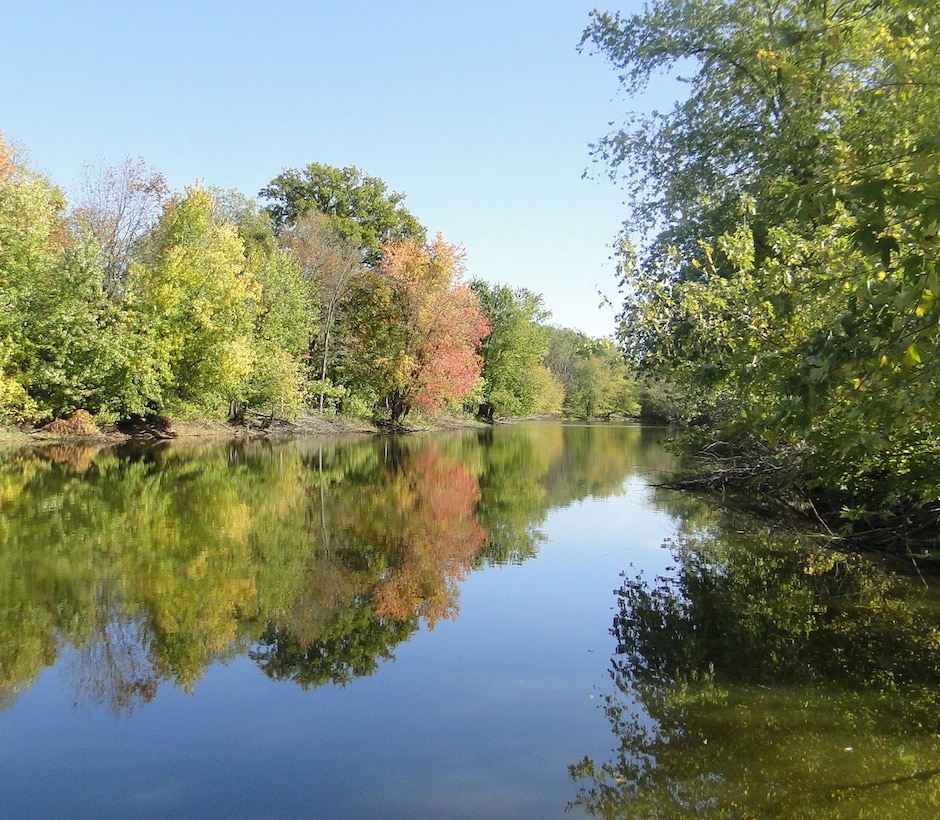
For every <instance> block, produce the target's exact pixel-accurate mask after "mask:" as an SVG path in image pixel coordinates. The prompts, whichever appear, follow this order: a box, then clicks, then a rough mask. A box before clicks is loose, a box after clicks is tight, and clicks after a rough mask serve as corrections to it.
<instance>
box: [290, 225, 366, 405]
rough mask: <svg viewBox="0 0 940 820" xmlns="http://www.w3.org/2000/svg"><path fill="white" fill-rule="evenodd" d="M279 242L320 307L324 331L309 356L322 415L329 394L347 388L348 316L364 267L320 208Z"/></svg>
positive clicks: (315, 339) (312, 341)
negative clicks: (344, 374) (344, 370)
mask: <svg viewBox="0 0 940 820" xmlns="http://www.w3.org/2000/svg"><path fill="white" fill-rule="evenodd" d="M278 241H279V243H280V246H281V247H282V248H284V249H285V251H287V252H288V253H290V254H291V255H292V256H293V258H294V259H295V260H296V263H297V265H298V267H299V269H300V271H301V274H302V276H303V278H304V281H305V282H306V283H307V287H308V290H309V291H310V293H311V296H312V301H313V302H314V303H315V304H316V306H317V308H316V309H317V313H318V314H319V316H318V319H319V321H318V330H319V332H318V333H316V334H314V335H312V336H311V338H310V347H309V354H310V359H311V367H312V368H313V376H314V380H315V382H316V391H317V396H318V405H319V409H320V412H321V413H322V412H323V411H324V410H325V409H326V402H327V397H328V395H330V394H331V393H332V394H334V395H335V394H337V393H339V394H341V391H342V388H341V386H339V384H338V383H339V382H340V381H341V375H340V374H341V372H342V367H343V358H344V356H345V354H346V353H347V352H348V347H349V344H348V340H346V339H345V338H344V330H345V323H344V321H343V318H344V316H343V315H344V313H345V310H346V306H347V303H348V301H349V298H350V294H351V293H352V291H353V289H354V288H355V286H356V281H357V277H358V276H359V275H360V273H361V271H362V265H361V263H360V253H359V250H358V248H357V247H356V246H355V245H354V244H353V243H352V242H351V241H350V240H348V239H346V238H345V237H344V236H343V235H342V234H341V233H340V232H339V231H338V230H337V229H336V228H335V227H334V224H333V222H332V221H331V220H330V218H329V217H327V216H325V215H324V214H322V213H320V212H319V211H311V212H309V213H307V214H305V215H304V216H302V217H301V218H300V219H299V220H298V221H297V222H296V223H293V224H291V225H287V226H286V227H284V228H282V230H281V233H280V236H279V237H278Z"/></svg>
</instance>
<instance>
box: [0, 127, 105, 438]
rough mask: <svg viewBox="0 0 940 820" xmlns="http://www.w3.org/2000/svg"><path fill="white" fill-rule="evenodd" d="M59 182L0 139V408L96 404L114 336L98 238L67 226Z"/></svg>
mask: <svg viewBox="0 0 940 820" xmlns="http://www.w3.org/2000/svg"><path fill="white" fill-rule="evenodd" d="M64 206H65V200H64V197H63V194H62V192H61V191H60V190H59V189H58V188H56V187H55V186H53V185H52V184H51V183H50V182H49V181H48V180H47V179H46V178H45V177H43V176H41V175H40V174H37V173H35V172H34V171H32V170H31V169H29V168H28V167H26V166H25V165H23V164H21V163H18V162H16V161H15V159H14V156H13V150H12V148H11V147H10V146H8V145H6V144H5V143H4V142H3V141H2V139H0V417H3V418H6V419H7V420H8V421H35V420H38V419H41V418H43V417H48V416H50V415H64V414H66V413H68V412H70V411H72V410H75V409H77V408H79V407H83V408H85V409H88V410H91V411H97V410H100V409H102V407H103V406H104V404H105V395H104V391H105V388H106V385H107V384H108V382H109V379H110V377H111V375H112V371H113V370H114V367H115V361H114V357H115V354H116V348H117V346H118V345H119V341H120V340H119V338H118V335H117V334H116V333H114V330H115V327H114V324H115V322H114V318H115V317H114V311H113V310H111V308H110V306H109V305H108V303H107V300H106V299H105V296H104V293H103V291H102V287H101V278H102V277H101V269H100V268H99V267H98V265H97V250H98V248H97V245H96V243H95V241H94V240H93V239H91V238H87V237H80V236H76V235H74V234H73V233H72V232H71V231H69V229H68V225H67V224H66V221H65V219H64Z"/></svg>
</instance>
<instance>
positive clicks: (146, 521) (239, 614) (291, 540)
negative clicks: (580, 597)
mask: <svg viewBox="0 0 940 820" xmlns="http://www.w3.org/2000/svg"><path fill="white" fill-rule="evenodd" d="M658 438H659V436H658V434H656V433H655V432H653V431H650V430H643V429H641V428H639V427H613V426H611V427H608V428H605V429H604V430H602V431H597V430H592V429H590V428H584V427H580V428H577V427H564V426H562V425H544V426H539V425H533V426H520V427H518V428H514V429H505V428H503V429H496V430H492V429H486V430H472V431H464V432H460V433H455V434H453V435H446V434H438V435H435V436H433V437H420V436H413V437H404V438H376V439H371V438H369V439H366V438H360V439H357V440H354V441H334V440H307V441H295V442H290V443H286V444H280V445H273V444H271V443H270V442H267V441H232V442H226V443H224V444H217V445H210V446H206V445H197V444H187V443H185V442H179V443H174V444H173V445H172V446H158V447H152V448H145V449H139V448H135V447H117V448H99V447H68V446H64V445H54V446H50V447H45V448H34V449H29V450H19V451H5V452H0V708H9V706H10V705H11V704H12V703H13V702H14V701H15V700H16V698H17V696H18V694H19V693H21V692H23V691H25V690H26V689H28V688H29V686H30V685H31V684H32V682H33V681H34V680H35V679H36V678H37V677H38V675H39V673H40V671H41V670H42V669H43V668H45V667H47V666H50V665H52V664H53V663H54V662H55V661H56V660H57V659H58V658H59V656H60V655H61V654H62V652H63V651H65V652H67V654H68V670H69V671H68V674H69V675H70V678H71V685H72V689H73V700H74V701H75V702H76V703H79V704H82V705H85V706H92V705H104V706H107V707H109V708H111V709H112V711H114V713H115V714H119V715H127V714H130V713H131V712H133V711H134V710H135V709H136V708H138V707H140V706H142V705H144V704H146V703H148V702H150V701H151V700H152V699H153V698H154V697H155V696H156V693H157V690H158V688H159V687H160V685H161V684H163V683H165V682H169V683H172V684H173V685H174V686H176V687H178V688H180V689H182V690H184V691H190V690H192V688H193V686H194V685H195V683H196V682H197V681H198V680H199V679H200V677H201V676H202V674H203V672H204V670H205V669H206V667H207V666H208V665H210V664H212V663H215V662H219V661H225V660H227V659H230V658H232V657H234V656H236V655H237V654H248V655H249V656H250V657H251V658H253V659H254V660H255V662H256V663H257V664H258V665H259V667H260V668H261V669H262V670H263V671H264V672H265V673H266V674H267V675H269V676H270V677H272V678H274V679H277V680H288V681H293V682H295V683H297V684H298V685H300V686H303V687H310V686H319V685H324V684H340V685H342V684H344V683H347V682H349V681H350V680H352V679H353V678H355V677H357V676H361V675H369V674H372V673H373V672H374V671H375V670H376V669H377V668H379V666H380V665H381V663H382V662H383V661H385V660H388V659H389V658H391V657H393V653H394V649H395V647H396V646H397V645H399V644H400V643H401V642H402V641H404V640H407V638H408V637H409V636H410V635H412V634H413V633H414V632H415V631H416V630H417V629H418V628H419V627H420V625H421V624H422V623H423V624H425V625H426V626H427V627H429V628H433V626H434V625H435V624H436V623H437V622H439V621H440V620H443V619H452V618H455V617H456V615H457V613H458V608H459V585H460V582H461V580H462V579H463V578H464V577H465V576H466V574H467V573H469V572H471V571H472V570H474V569H476V568H479V567H483V566H486V565H491V564H500V563H522V562H524V561H526V560H528V559H530V558H531V557H533V556H534V555H535V554H536V553H537V551H538V547H539V544H540V542H541V539H542V535H541V533H540V530H539V527H540V525H541V523H542V522H543V521H544V519H545V516H546V515H547V513H548V511H549V510H550V509H551V508H552V507H555V506H561V505H564V504H568V503H571V502H572V501H575V500H579V499H581V498H585V497H587V496H588V495H594V496H603V495H605V494H611V493H616V492H620V491H621V487H622V486H623V483H624V480H625V478H626V477H627V476H628V475H630V474H631V471H633V470H635V469H636V468H637V466H638V465H643V466H644V467H645V468H647V469H649V468H650V467H651V466H652V468H653V469H658V468H660V467H661V468H663V469H666V468H667V467H668V464H667V462H668V457H666V456H664V455H663V454H662V453H661V451H660V450H659V449H658V447H657V444H656V442H657V440H658ZM656 459H658V461H656Z"/></svg>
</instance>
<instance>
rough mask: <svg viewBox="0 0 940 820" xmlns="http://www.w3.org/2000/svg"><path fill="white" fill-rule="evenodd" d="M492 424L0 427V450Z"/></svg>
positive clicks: (313, 419) (343, 421)
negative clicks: (129, 428) (133, 428)
mask: <svg viewBox="0 0 940 820" xmlns="http://www.w3.org/2000/svg"><path fill="white" fill-rule="evenodd" d="M48 426H49V425H47V426H46V427H48ZM489 426H490V425H488V424H486V423H485V422H480V421H477V420H475V419H471V418H469V417H467V418H461V417H456V416H454V417H443V418H440V419H435V420H433V421H432V420H425V421H422V422H419V423H416V424H414V425H401V426H399V427H395V428H391V427H388V426H386V425H382V424H379V423H376V422H375V421H373V420H371V419H357V418H348V417H342V416H329V417H326V416H301V417H299V418H297V419H295V420H293V421H286V420H284V419H273V420H272V421H271V423H270V425H269V426H263V425H262V424H232V423H229V422H227V421H218V420H213V419H197V418H173V419H167V420H166V422H165V423H164V424H161V426H160V430H159V431H156V430H154V429H153V428H152V427H148V428H143V427H142V428H141V429H140V430H137V431H131V432H123V431H121V430H119V429H118V428H117V427H116V426H114V425H108V426H106V427H101V428H98V427H94V428H91V427H87V426H86V427H85V428H84V429H81V430H78V429H75V430H64V429H61V428H59V429H57V428H54V427H53V429H46V427H40V428H38V429H36V430H22V429H19V428H16V427H0V447H2V448H5V449H6V448H18V447H29V446H34V445H42V444H76V445H86V444H100V445H102V446H107V445H115V444H123V443H126V442H141V443H145V442H167V443H172V442H174V441H198V440H205V441H224V440H227V439H235V440H246V439H265V438H266V439H290V438H308V437H319V436H349V435H366V436H368V435H397V434H401V435H410V434H417V433H426V432H433V431H437V430H457V429H464V428H466V429H485V428H487V427H489Z"/></svg>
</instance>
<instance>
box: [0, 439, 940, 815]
mask: <svg viewBox="0 0 940 820" xmlns="http://www.w3.org/2000/svg"><path fill="white" fill-rule="evenodd" d="M665 437H666V431H665V430H662V429H657V428H650V427H641V426H631V425H625V426H616V425H594V426H591V425H574V424H560V423H526V424H520V425H513V426H499V427H497V428H495V429H486V430H468V431H460V432H454V433H437V434H434V435H428V436H410V437H394V438H391V437H389V438H385V437H382V438H365V437H363V438H357V439H354V440H333V439H308V440H299V441H290V442H284V443H272V442H269V441H252V442H226V443H217V444H211V445H206V444H202V445H197V444H194V443H185V442H177V443H173V444H171V445H164V446H155V447H149V448H140V447H130V446H120V447H116V448H113V447H112V448H105V449H99V448H94V447H68V446H63V445H59V444H56V445H49V446H45V447H41V448H32V449H29V450H9V451H4V452H0V814H2V815H3V816H5V817H6V816H9V817H30V818H32V817H63V816H67V817H110V816H114V817H220V818H222V817H224V818H239V817H244V818H256V817H257V818H261V817H343V818H359V817H362V818H371V817H381V818H385V817H389V818H395V817H402V818H415V817H422V818H423V817H429V818H430V817H435V818H436V817H442V818H444V817H446V818H460V817H468V818H478V817H487V818H548V817H561V816H575V817H577V816H590V815H594V816H600V817H696V816H716V817H767V816H781V817H867V816H878V817H881V818H885V817H894V816H898V817H901V816H904V817H912V816H924V817H929V816H935V815H937V814H938V813H940V617H938V614H940V606H938V604H940V596H938V594H937V588H938V585H940V580H938V579H936V578H935V577H931V576H930V575H925V574H922V573H919V572H916V571H912V570H911V565H910V563H908V564H902V565H899V566H894V565H892V564H891V563H890V562H888V561H887V559H884V560H874V559H871V558H864V559H863V558H860V557H857V556H852V555H849V554H841V553H838V552H832V551H830V550H826V549H824V548H822V546H821V545H820V544H819V542H818V540H814V538H813V536H811V535H803V534H798V533H794V532H792V531H789V530H788V529H786V528H784V527H783V526H778V525H775V524H774V523H773V522H768V521H761V520H755V519H751V518H748V517H747V516H745V515H743V514H741V513H738V512H735V511H734V510H732V509H726V508H722V507H719V506H716V505H715V503H713V502H708V501H705V500H703V499H699V498H695V497H693V496H690V495H684V494H680V493H676V492H672V491H667V490H664V489H660V488H658V487H657V486H656V484H657V482H661V481H662V480H663V479H664V478H667V477H668V476H670V475H671V474H672V473H673V471H674V470H675V464H674V462H673V459H672V457H671V456H670V455H669V454H668V452H667V451H666V450H665V449H664V448H663V447H662V440H663V439H664V438H665Z"/></svg>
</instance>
